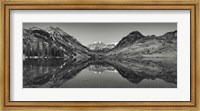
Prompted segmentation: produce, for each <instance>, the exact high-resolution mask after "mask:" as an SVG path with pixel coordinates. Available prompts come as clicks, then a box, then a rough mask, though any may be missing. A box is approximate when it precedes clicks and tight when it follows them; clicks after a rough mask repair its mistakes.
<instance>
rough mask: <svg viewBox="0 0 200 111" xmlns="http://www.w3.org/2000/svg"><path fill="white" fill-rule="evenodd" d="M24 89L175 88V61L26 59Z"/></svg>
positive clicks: (157, 59) (149, 59)
mask: <svg viewBox="0 0 200 111" xmlns="http://www.w3.org/2000/svg"><path fill="white" fill-rule="evenodd" d="M23 87H24V88H177V64H176V58H134V59H131V60H130V59H128V60H126V59H124V60H111V59H103V60H101V59H99V60H92V59H89V60H86V61H76V60H71V61H69V60H65V59H64V58H57V59H28V58H26V59H25V60H24V61H23Z"/></svg>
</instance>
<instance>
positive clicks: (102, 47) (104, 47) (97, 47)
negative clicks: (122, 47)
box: [88, 42, 115, 52]
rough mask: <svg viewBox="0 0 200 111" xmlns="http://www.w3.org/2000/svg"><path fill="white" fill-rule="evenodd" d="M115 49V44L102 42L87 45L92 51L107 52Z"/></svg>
mask: <svg viewBox="0 0 200 111" xmlns="http://www.w3.org/2000/svg"><path fill="white" fill-rule="evenodd" d="M114 47H115V44H105V43H103V42H94V43H93V44H89V45H88V48H89V49H90V50H93V51H99V52H108V51H110V50H111V49H112V48H114Z"/></svg>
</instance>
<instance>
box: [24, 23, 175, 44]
mask: <svg viewBox="0 0 200 111" xmlns="http://www.w3.org/2000/svg"><path fill="white" fill-rule="evenodd" d="M50 26H52V27H59V28H60V29H62V30H63V31H65V32H66V33H67V34H69V35H71V36H73V37H75V38H76V39H77V40H78V41H79V42H81V43H82V44H83V45H86V46H87V45H89V44H91V43H94V42H99V41H101V42H104V43H106V44H110V43H118V42H119V41H120V40H121V39H122V38H123V37H125V36H127V35H128V34H129V33H131V32H132V31H139V32H140V33H142V34H143V35H145V36H146V35H157V36H160V35H163V34H165V33H166V32H170V31H174V30H177V23H23V28H24V29H29V28H31V27H38V28H41V29H44V30H45V29H46V28H48V27H50Z"/></svg>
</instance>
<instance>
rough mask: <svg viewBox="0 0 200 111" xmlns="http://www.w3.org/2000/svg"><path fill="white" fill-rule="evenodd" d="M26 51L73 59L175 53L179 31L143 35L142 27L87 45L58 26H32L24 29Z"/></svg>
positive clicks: (27, 55)
mask: <svg viewBox="0 0 200 111" xmlns="http://www.w3.org/2000/svg"><path fill="white" fill-rule="evenodd" d="M100 53H101V54H100ZM23 54H24V56H25V57H27V58H33V57H36V58H52V57H57V58H59V57H62V58H68V59H71V60H74V59H75V60H83V59H85V60H87V59H90V58H99V56H100V58H102V57H106V58H110V59H117V58H120V59H130V58H133V57H176V56H177V31H172V32H167V33H165V34H163V35H161V36H155V35H150V36H149V35H148V36H144V35H142V34H141V33H140V32H139V31H133V32H131V33H129V34H128V35H127V36H125V37H123V38H122V39H121V40H120V41H119V42H118V44H117V45H114V44H105V43H103V42H95V43H92V44H90V45H88V46H87V47H86V46H84V45H82V44H81V43H80V42H79V41H78V40H77V39H76V38H74V37H73V36H71V35H69V34H67V33H66V32H64V31H63V30H62V29H60V28H58V27H56V28H55V27H48V28H47V29H40V28H37V27H32V28H30V29H23Z"/></svg>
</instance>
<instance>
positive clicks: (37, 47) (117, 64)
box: [23, 27, 177, 88]
mask: <svg viewBox="0 0 200 111" xmlns="http://www.w3.org/2000/svg"><path fill="white" fill-rule="evenodd" d="M23 87H24V88H176V87H177V31H171V32H166V33H165V34H163V35H161V36H155V35H149V36H144V35H143V34H141V33H140V32H139V31H132V32H130V33H129V34H128V35H127V36H125V37H122V39H121V40H120V41H119V42H118V43H117V44H106V43H103V42H95V43H91V44H89V45H88V46H84V45H82V44H81V42H79V41H78V40H77V39H76V38H75V37H73V36H71V35H69V34H67V33H66V32H64V31H63V30H62V29H60V28H58V27H48V28H46V29H40V28H37V27H32V28H30V29H23Z"/></svg>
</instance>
